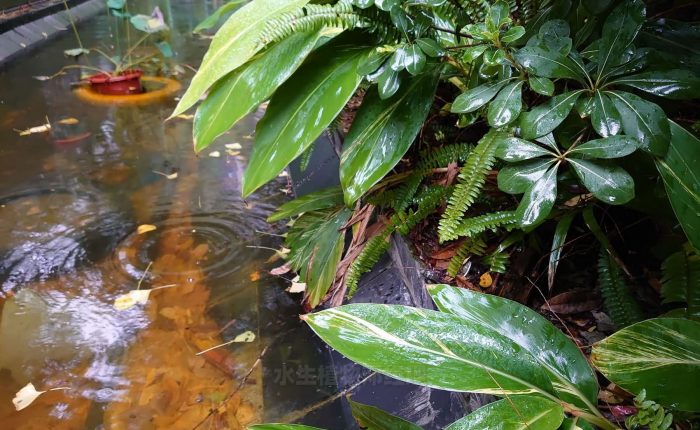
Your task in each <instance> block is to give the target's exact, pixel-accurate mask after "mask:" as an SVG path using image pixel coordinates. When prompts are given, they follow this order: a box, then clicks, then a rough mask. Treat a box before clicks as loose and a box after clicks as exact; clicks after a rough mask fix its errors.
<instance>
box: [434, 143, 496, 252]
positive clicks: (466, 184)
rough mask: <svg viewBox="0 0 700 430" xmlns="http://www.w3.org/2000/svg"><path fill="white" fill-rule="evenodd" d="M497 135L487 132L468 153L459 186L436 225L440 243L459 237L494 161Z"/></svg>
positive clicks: (456, 187) (460, 174)
mask: <svg viewBox="0 0 700 430" xmlns="http://www.w3.org/2000/svg"><path fill="white" fill-rule="evenodd" d="M500 135H501V133H500V132H498V131H495V130H491V131H489V132H488V133H486V135H485V136H484V137H483V138H482V139H481V140H480V141H479V143H478V144H477V145H476V148H474V150H473V151H471V153H470V154H469V157H468V158H467V161H466V162H465V164H464V167H462V169H461V171H460V173H459V183H458V184H457V186H455V190H454V192H453V193H452V196H451V197H450V201H449V204H448V206H447V210H445V213H444V214H443V216H442V219H440V224H439V225H438V235H439V238H440V242H444V241H446V240H452V239H456V238H457V237H459V234H458V233H457V228H458V226H459V223H460V220H461V219H462V216H464V213H465V212H466V211H467V209H469V206H471V205H472V204H473V203H474V200H476V198H477V196H478V195H479V193H480V192H481V189H482V188H483V186H484V183H485V182H486V174H487V173H488V171H489V170H490V169H491V167H493V164H494V162H495V161H496V156H495V154H496V147H497V144H496V142H497V140H498V139H497V137H499V136H500Z"/></svg>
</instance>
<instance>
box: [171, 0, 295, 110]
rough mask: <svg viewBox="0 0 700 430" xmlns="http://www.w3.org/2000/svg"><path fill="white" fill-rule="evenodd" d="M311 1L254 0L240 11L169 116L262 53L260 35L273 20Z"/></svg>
mask: <svg viewBox="0 0 700 430" xmlns="http://www.w3.org/2000/svg"><path fill="white" fill-rule="evenodd" d="M308 1H309V0H253V1H251V2H250V3H248V4H246V5H245V6H243V7H241V8H240V9H238V10H237V11H236V12H235V13H234V14H233V15H231V17H230V18H229V19H228V20H226V22H225V23H224V25H222V26H221V28H220V29H219V31H217V32H216V35H215V36H214V38H213V39H212V41H211V45H209V49H208V50H207V53H206V54H205V55H204V59H203V60H202V65H201V66H200V67H199V70H198V71H197V74H196V75H195V76H194V78H193V79H192V82H191V83H190V86H189V87H188V88H187V91H186V92H185V94H184V95H183V96H182V98H181V99H180V102H179V103H178V104H177V107H175V110H174V111H173V113H172V114H171V115H170V117H171V118H172V117H174V116H176V115H178V114H181V113H182V112H184V111H186V110H187V109H189V108H190V107H192V105H194V104H195V103H197V101H199V98H200V97H201V96H202V94H204V92H205V91H207V90H208V89H209V88H210V87H211V86H212V85H214V83H215V82H217V81H218V80H219V79H221V78H223V77H224V76H226V75H227V74H228V73H230V72H232V71H234V70H235V69H237V68H238V67H240V66H242V65H243V64H245V63H246V62H248V60H250V59H251V58H252V57H253V55H255V54H256V53H257V52H258V51H260V50H261V49H262V48H263V46H262V44H261V43H260V40H259V39H260V36H261V35H262V33H263V31H264V30H265V27H266V26H267V23H268V22H269V21H270V20H271V19H272V18H274V17H276V16H278V15H279V14H282V13H284V12H289V11H291V10H294V9H296V8H299V7H301V6H304V5H305V4H306V3H308Z"/></svg>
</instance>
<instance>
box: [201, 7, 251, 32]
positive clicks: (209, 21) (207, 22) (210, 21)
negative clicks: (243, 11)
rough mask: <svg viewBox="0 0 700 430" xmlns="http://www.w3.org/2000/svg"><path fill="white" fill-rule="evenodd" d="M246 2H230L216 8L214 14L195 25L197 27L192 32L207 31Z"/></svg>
mask: <svg viewBox="0 0 700 430" xmlns="http://www.w3.org/2000/svg"><path fill="white" fill-rule="evenodd" d="M245 1H246V0H231V1H229V2H228V3H226V4H224V5H223V6H221V7H220V8H218V9H217V10H216V11H215V12H214V13H212V14H211V15H209V16H208V17H206V18H205V19H204V20H203V21H202V22H200V23H199V24H197V26H196V27H195V28H194V30H192V32H193V33H201V32H202V31H204V30H209V29H210V28H212V27H214V26H215V25H216V24H218V23H219V20H220V19H221V18H222V17H223V16H224V15H226V14H227V13H229V12H231V11H233V10H234V9H236V8H238V7H239V6H240V5H241V3H245Z"/></svg>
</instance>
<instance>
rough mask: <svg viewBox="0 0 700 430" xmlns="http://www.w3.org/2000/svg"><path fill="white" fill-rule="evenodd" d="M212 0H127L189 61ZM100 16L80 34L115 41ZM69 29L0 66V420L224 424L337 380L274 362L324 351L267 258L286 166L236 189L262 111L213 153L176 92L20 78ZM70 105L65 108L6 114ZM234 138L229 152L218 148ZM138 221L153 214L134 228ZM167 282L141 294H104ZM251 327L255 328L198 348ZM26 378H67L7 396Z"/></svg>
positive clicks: (51, 68) (45, 67) (323, 393)
mask: <svg viewBox="0 0 700 430" xmlns="http://www.w3.org/2000/svg"><path fill="white" fill-rule="evenodd" d="M215 3H216V2H204V1H203V2H188V1H185V0H182V1H172V2H169V1H160V2H158V1H144V2H143V5H142V4H141V2H139V5H140V6H143V7H144V12H145V11H147V10H148V7H149V6H153V5H155V4H159V5H160V7H161V8H162V9H164V12H165V13H166V16H167V19H168V22H169V24H170V26H171V28H172V29H173V30H172V33H173V34H172V35H173V40H174V48H175V51H176V53H177V60H178V61H179V62H182V63H192V64H195V63H196V62H197V61H198V60H199V59H200V58H201V56H202V54H203V52H204V49H205V48H206V46H207V44H208V42H207V41H206V40H200V39H198V38H196V37H194V36H192V35H190V31H191V29H192V28H193V27H194V26H195V25H196V24H197V23H198V22H199V21H200V20H201V19H203V18H204V17H205V16H206V15H207V14H208V13H210V12H211V11H212V10H213V9H214V8H215V7H216V6H217V4H215ZM219 3H220V2H219ZM108 19H109V18H108V17H107V16H106V15H104V16H98V17H96V18H94V19H92V20H90V21H89V22H86V23H84V24H82V25H81V26H80V28H79V30H80V33H81V36H82V38H83V43H84V44H85V45H86V46H96V45H108V44H109V43H111V42H110V41H111V34H110V31H109V28H110V27H109V25H108ZM74 45H75V42H74V40H73V39H72V36H71V35H70V34H69V33H68V32H66V33H64V34H63V35H62V36H61V37H59V38H57V39H55V40H53V41H50V42H48V43H46V44H45V45H44V46H43V47H41V48H39V49H38V50H37V51H34V52H33V53H32V55H31V56H27V57H22V58H19V59H17V60H16V61H15V62H14V63H12V64H10V65H8V66H6V67H5V68H4V69H0V79H2V81H3V82H5V83H8V82H11V85H8V86H6V87H5V88H3V92H2V94H0V220H1V222H0V423H2V424H0V427H2V428H3V429H5V428H7V429H47V428H52V429H93V428H100V429H115V430H117V429H118V430H123V429H161V428H162V429H166V428H167V429H192V428H194V427H196V426H197V425H198V424H199V423H200V422H203V421H204V422H205V424H206V425H203V426H202V427H201V428H222V429H223V428H226V429H228V428H230V429H236V428H243V427H242V426H243V425H245V424H247V423H251V422H258V421H262V420H268V419H275V418H277V417H283V416H285V415H286V414H289V413H290V412H291V411H293V410H294V409H295V408H302V407H305V406H307V405H308V404H310V403H313V402H317V401H319V400H322V399H323V398H325V397H327V396H329V395H332V394H333V393H334V392H335V385H334V383H333V382H332V381H330V380H327V381H325V382H322V381H316V382H313V383H311V384H310V385H308V384H307V385H304V386H302V387H300V386H299V384H297V383H296V382H294V381H295V379H294V378H295V377H293V378H292V379H289V378H288V375H286V374H285V373H284V372H287V370H286V366H287V365H288V364H290V363H291V364H298V363H302V362H303V363H308V364H309V366H313V367H315V368H319V367H321V366H323V365H324V363H323V362H322V360H321V359H322V357H323V356H324V354H325V353H326V351H325V349H324V348H323V347H322V346H320V345H318V344H314V343H309V341H308V336H309V333H308V332H306V331H304V329H303V328H300V324H299V322H298V319H297V318H296V314H297V313H298V311H299V310H298V308H297V305H296V304H295V302H294V301H293V300H292V299H291V298H290V297H289V296H288V295H287V294H286V293H284V292H283V289H284V288H285V287H286V285H285V282H284V281H283V280H280V279H278V278H274V277H271V276H269V275H267V271H268V270H269V269H270V268H272V267H274V265H275V264H279V263H278V262H270V261H269V259H270V257H271V256H273V255H274V254H273V253H272V252H270V251H269V250H267V249H264V248H265V247H268V248H275V247H279V246H280V242H279V238H277V237H275V236H274V235H269V234H265V233H279V231H278V230H279V229H277V228H276V227H274V226H270V225H268V224H267V223H266V222H265V219H266V217H267V215H268V214H269V213H270V212H271V211H272V210H273V209H274V208H275V207H276V206H277V205H278V204H279V203H280V202H282V201H284V199H285V194H284V193H283V192H282V191H281V190H282V189H284V188H285V187H286V186H287V184H286V180H285V179H284V178H280V179H279V180H278V181H276V182H273V183H271V184H268V185H267V186H266V187H264V189H262V190H261V191H260V192H258V193H257V194H255V195H254V196H252V197H251V198H250V199H247V200H246V201H244V200H243V199H242V198H241V195H240V180H241V176H242V173H243V169H244V167H245V162H246V157H247V155H248V153H249V151H250V143H251V136H250V134H251V133H253V131H254V128H255V122H256V120H257V119H258V117H259V113H258V114H255V115H251V116H250V117H249V118H247V119H246V120H245V121H243V123H242V124H240V125H239V126H237V128H236V129H234V130H232V131H231V132H230V133H228V134H227V135H224V136H222V137H221V138H220V139H219V141H218V142H217V143H216V144H215V145H214V146H213V147H212V149H211V151H213V150H218V151H219V152H220V154H221V156H220V157H211V156H209V153H210V152H211V151H209V150H207V151H205V152H204V153H203V154H201V155H200V156H199V157H198V156H196V155H195V154H194V152H193V151H192V145H191V126H192V125H191V120H188V119H182V118H180V119H174V120H172V121H169V122H165V119H166V118H167V116H168V115H169V113H170V112H171V111H172V108H173V107H174V105H175V100H166V101H163V102H161V103H157V104H152V105H148V106H133V107H111V106H92V105H87V104H84V103H83V102H81V101H79V100H78V99H77V98H75V97H74V96H73V95H72V94H71V85H72V83H73V82H74V81H76V80H77V79H78V76H77V75H75V74H68V75H66V76H62V77H59V78H56V79H53V80H50V81H44V82H40V81H38V80H35V79H33V78H32V76H37V75H49V74H51V73H53V72H55V71H56V70H57V69H58V68H60V67H61V66H62V65H65V64H66V63H67V62H69V61H70V60H69V59H67V58H65V57H64V56H63V51H64V50H65V49H69V48H73V47H74ZM189 78H190V76H185V77H181V79H183V80H187V79H189ZM65 118H75V119H77V120H78V123H77V124H76V123H75V122H71V123H70V124H69V125H65V126H60V125H55V126H54V128H53V130H52V132H51V133H43V134H34V135H30V136H23V137H20V136H19V135H18V133H17V132H16V131H14V129H26V128H29V127H34V126H37V125H40V124H43V123H45V121H46V119H48V120H49V121H50V122H51V123H52V124H57V123H58V121H59V120H61V119H65ZM76 136H77V137H79V138H76V139H71V137H76ZM233 142H237V143H240V144H241V146H242V149H241V151H240V154H235V153H230V152H227V151H226V148H225V147H224V144H226V143H233ZM173 173H177V177H176V178H175V179H168V178H167V177H166V176H167V175H171V174H173ZM143 224H150V225H153V226H155V230H153V231H150V232H148V233H144V234H138V233H137V231H136V230H137V227H138V226H139V225H143ZM167 285H174V286H172V287H169V288H164V289H160V290H154V291H153V292H152V294H151V296H150V298H149V300H148V302H147V303H146V304H145V305H136V306H132V307H129V308H128V309H124V310H117V309H116V308H115V306H114V303H115V299H117V298H118V297H120V296H122V295H124V294H126V293H128V292H129V291H131V290H135V289H137V288H141V289H150V288H156V287H160V286H167ZM247 331H250V332H252V333H253V334H254V335H255V340H254V341H253V342H244V343H234V344H232V345H229V346H227V347H223V348H218V349H214V350H212V351H211V352H208V353H205V354H201V355H196V353H197V352H198V351H202V350H204V349H207V348H209V347H212V346H215V345H217V344H220V343H223V342H227V341H230V340H233V339H234V338H235V337H236V336H238V335H240V334H242V333H244V332H247ZM270 345H271V346H270ZM268 346H269V348H268V349H267V351H268V357H267V358H266V360H265V363H266V364H267V365H266V366H255V364H256V361H257V360H258V358H259V356H260V354H261V352H262V351H263V350H265V348H266V347H268ZM250 369H254V370H253V371H252V372H251V373H250V376H249V377H248V378H247V379H245V378H244V376H245V375H247V374H248V372H250ZM287 379H289V381H287ZM28 382H32V383H34V385H35V386H36V387H37V388H38V389H42V390H43V389H48V388H52V387H68V388H69V389H67V390H65V391H55V392H49V393H46V394H44V395H43V396H41V397H39V398H38V399H37V400H36V401H35V402H34V403H33V404H32V405H31V406H29V407H28V408H26V409H24V410H22V411H19V412H17V411H15V410H14V408H13V406H12V403H11V399H12V397H13V396H14V394H15V393H16V392H17V391H18V390H19V389H20V388H21V387H22V386H24V385H25V384H27V383H28ZM287 382H289V383H287ZM234 393H235V394H234ZM212 410H213V411H214V412H213V413H212V412H211V411H212ZM331 416H332V414H331Z"/></svg>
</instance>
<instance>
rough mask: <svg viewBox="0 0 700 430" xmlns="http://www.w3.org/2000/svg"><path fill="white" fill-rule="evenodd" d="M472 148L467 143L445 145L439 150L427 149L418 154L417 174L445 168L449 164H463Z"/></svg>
mask: <svg viewBox="0 0 700 430" xmlns="http://www.w3.org/2000/svg"><path fill="white" fill-rule="evenodd" d="M473 149H474V147H473V146H472V145H470V144H468V143H457V144H454V145H445V146H441V147H439V148H428V149H425V150H423V151H421V153H420V161H419V162H418V164H417V165H416V170H417V171H419V172H427V171H429V170H431V169H437V168H439V167H445V166H447V165H448V164H450V163H453V162H457V163H464V161H465V160H466V159H467V158H468V157H469V154H470V153H471V152H472V150H473Z"/></svg>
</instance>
